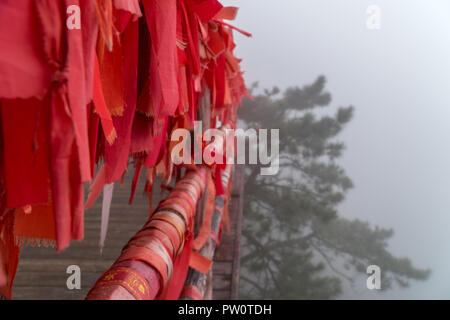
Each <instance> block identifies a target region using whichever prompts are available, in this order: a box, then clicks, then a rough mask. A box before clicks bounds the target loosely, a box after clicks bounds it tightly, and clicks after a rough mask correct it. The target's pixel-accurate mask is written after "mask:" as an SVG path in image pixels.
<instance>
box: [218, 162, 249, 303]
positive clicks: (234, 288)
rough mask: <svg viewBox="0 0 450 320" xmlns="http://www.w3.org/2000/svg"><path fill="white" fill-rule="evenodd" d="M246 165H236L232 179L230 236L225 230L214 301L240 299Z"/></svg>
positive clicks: (219, 248)
mask: <svg viewBox="0 0 450 320" xmlns="http://www.w3.org/2000/svg"><path fill="white" fill-rule="evenodd" d="M244 175H245V167H244V165H235V170H234V174H233V179H232V183H233V184H232V190H231V199H230V202H229V207H228V212H229V215H230V229H231V230H230V231H231V232H230V234H228V233H227V231H226V230H225V229H224V231H223V235H222V240H221V243H220V246H219V247H218V249H217V250H216V254H215V257H214V265H213V274H214V278H213V299H218V300H229V299H231V300H236V299H238V297H239V269H240V249H241V232H242V215H243V210H242V209H243V199H244V198H243V196H244Z"/></svg>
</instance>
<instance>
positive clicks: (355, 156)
mask: <svg viewBox="0 0 450 320" xmlns="http://www.w3.org/2000/svg"><path fill="white" fill-rule="evenodd" d="M223 3H224V4H225V5H236V6H238V7H240V12H239V16H238V19H237V20H236V21H235V22H233V23H234V24H236V25H237V26H239V27H242V28H243V29H245V30H247V31H250V32H252V33H253V35H254V37H253V38H252V39H247V38H244V37H243V36H236V38H237V42H238V52H237V53H238V55H239V56H240V57H241V58H243V59H244V62H243V65H244V68H245V70H246V71H247V73H246V80H247V82H248V83H249V84H250V83H252V82H253V81H259V82H260V85H261V86H262V87H271V86H273V85H277V86H279V87H281V88H285V87H287V86H295V85H298V86H303V85H305V84H308V83H311V82H312V81H313V80H314V79H315V78H316V77H317V76H318V75H321V74H323V75H325V76H326V77H327V79H328V83H327V89H328V90H329V91H330V92H331V94H332V96H333V101H332V105H333V106H339V105H343V106H346V105H350V104H351V105H354V106H355V108H356V114H355V118H354V120H353V121H352V123H351V124H350V125H349V126H348V128H347V129H346V131H345V133H344V134H343V135H342V136H341V139H342V140H343V141H345V143H346V144H347V151H346V153H345V156H344V157H343V159H342V160H341V164H342V165H343V166H344V167H345V169H346V170H347V173H348V174H349V176H350V177H351V178H352V180H353V181H354V183H355V185H356V187H355V189H354V190H352V191H351V193H350V194H349V196H348V198H347V200H346V202H345V203H344V205H342V207H341V208H340V211H341V214H342V215H343V216H346V217H349V218H360V219H364V220H368V221H369V222H371V223H372V224H377V225H379V226H381V227H387V228H390V227H392V228H393V229H394V230H395V236H394V238H393V240H392V242H391V249H392V251H393V252H394V253H395V254H396V255H400V256H408V257H410V258H411V259H412V260H413V262H414V263H415V265H416V266H419V267H430V268H432V270H433V274H432V276H431V278H430V280H429V281H428V282H426V283H419V284H417V285H413V286H412V287H410V288H409V289H405V290H395V291H393V292H391V293H389V294H387V295H386V296H384V297H388V298H418V299H429V298H436V299H439V298H446V299H448V298H450V232H449V227H450V1H446V0H372V1H368V0H224V1H223ZM373 4H375V5H378V6H379V7H380V9H381V19H382V20H381V29H380V30H376V31H374V30H368V29H367V27H366V20H367V15H366V9H367V7H368V6H369V5H373ZM374 263H376V262H374ZM364 286H365V282H364V283H362V284H361V288H363V287H364ZM365 290H367V289H365ZM363 296H365V297H373V295H372V294H366V293H364V294H363ZM354 297H355V298H357V296H356V295H355V296H354Z"/></svg>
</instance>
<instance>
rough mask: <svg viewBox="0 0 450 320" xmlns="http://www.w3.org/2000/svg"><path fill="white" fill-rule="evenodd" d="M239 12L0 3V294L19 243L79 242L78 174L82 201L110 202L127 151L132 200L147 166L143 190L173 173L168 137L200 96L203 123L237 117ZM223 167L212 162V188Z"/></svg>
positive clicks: (192, 3)
mask: <svg viewBox="0 0 450 320" xmlns="http://www.w3.org/2000/svg"><path fill="white" fill-rule="evenodd" d="M236 13H237V8H235V7H223V6H222V5H221V4H220V3H219V1H217V0H56V1H55V0H39V1H33V0H21V1H13V0H5V1H1V2H0V30H2V31H1V32H0V126H1V129H0V155H1V156H0V294H2V295H3V296H5V297H7V298H11V288H12V284H13V280H14V275H15V272H16V268H17V264H18V257H19V250H20V246H21V245H23V244H28V243H30V244H33V245H34V244H37V245H41V244H42V245H55V246H56V249H57V251H60V250H63V249H64V248H66V247H67V246H68V245H69V243H70V241H71V240H81V239H83V230H84V225H83V220H84V209H85V204H84V200H85V198H84V188H83V184H84V183H86V182H90V181H92V180H93V183H92V185H91V194H90V196H89V198H88V201H87V206H89V205H91V204H92V203H93V201H94V200H95V199H96V198H97V196H98V195H99V193H100V192H101V191H102V190H103V191H104V200H105V198H106V199H108V193H109V196H111V194H112V186H113V183H114V182H116V181H117V180H119V179H121V178H122V177H123V176H124V174H125V173H126V170H127V167H128V161H129V159H130V157H131V158H132V159H133V161H134V165H135V167H136V170H135V175H134V178H133V184H132V191H131V197H130V202H132V198H133V195H134V193H135V191H136V186H137V181H138V179H139V175H140V174H141V172H142V169H143V168H145V169H146V174H145V178H146V189H145V190H146V191H147V192H151V190H152V185H153V181H154V178H155V176H156V175H160V176H162V177H163V178H165V179H166V180H167V181H170V180H171V177H172V173H173V172H174V170H179V168H176V167H175V166H174V164H173V163H172V161H171V157H170V151H171V148H173V143H171V141H170V136H171V133H172V131H173V130H175V129H178V128H185V129H188V130H191V129H193V126H194V121H196V120H200V119H197V118H198V115H199V104H200V100H201V99H205V97H206V98H207V99H208V104H207V105H208V107H209V109H208V112H207V113H206V114H207V118H208V119H206V118H205V116H204V114H203V118H202V119H201V120H204V121H207V122H209V125H210V126H211V127H216V126H217V124H218V123H231V124H233V123H235V120H236V109H237V107H238V105H239V103H240V100H241V98H242V97H243V96H244V95H247V94H248V93H247V91H246V87H245V83H244V80H243V77H242V71H241V69H240V59H237V58H236V57H235V56H234V54H233V51H234V49H235V44H234V40H233V30H237V31H239V32H241V33H243V34H245V35H247V36H250V35H249V34H248V33H246V32H244V31H242V30H239V29H237V28H235V27H233V26H231V25H230V24H228V23H227V22H225V20H233V19H234V18H235V16H236ZM190 169H192V168H190ZM223 169H224V168H223V166H215V167H212V168H210V169H209V172H211V173H210V176H211V178H212V179H214V181H215V183H216V186H215V187H216V190H219V192H220V190H221V189H220V188H222V189H223V186H221V182H220V181H221V180H220V173H221V171H222V170H223ZM96 172H97V174H95V173H96ZM205 179H207V178H205ZM222 192H223V190H222ZM105 193H106V196H105ZM109 198H110V197H109ZM107 202H108V201H107ZM105 207H106V208H107V207H108V205H106V206H104V211H108V210H107V209H105ZM102 214H104V216H105V217H107V212H104V213H102ZM163 217H164V219H166V218H167V219H169V218H170V219H176V218H175V216H173V215H170V214H169V213H167V214H166V215H163V214H161V215H160V218H161V219H162V218H163ZM161 219H160V220H161ZM156 224H158V223H156ZM159 224H161V223H159ZM154 229H155V230H153V231H152V233H157V232H158V231H156V230H159V229H158V227H157V226H156V227H155V228H154ZM104 232H105V226H104V225H103V226H102V233H104ZM102 239H104V234H102ZM172 249H174V250H175V248H172ZM130 250H132V248H130ZM133 250H134V249H133ZM155 250H157V249H155Z"/></svg>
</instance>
